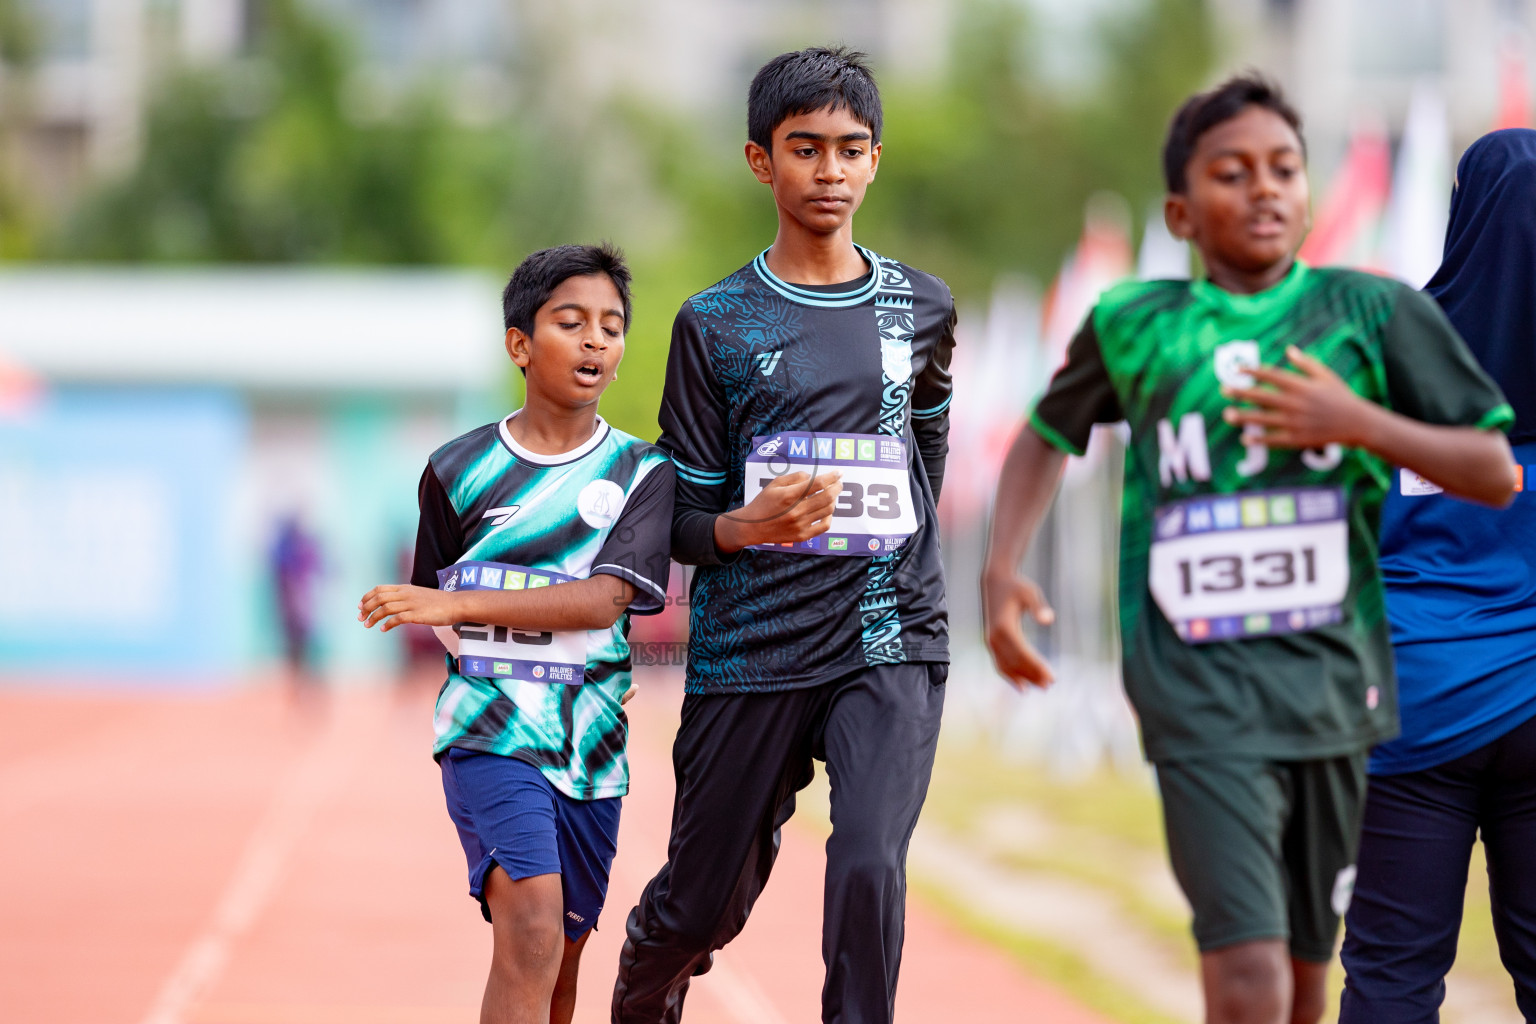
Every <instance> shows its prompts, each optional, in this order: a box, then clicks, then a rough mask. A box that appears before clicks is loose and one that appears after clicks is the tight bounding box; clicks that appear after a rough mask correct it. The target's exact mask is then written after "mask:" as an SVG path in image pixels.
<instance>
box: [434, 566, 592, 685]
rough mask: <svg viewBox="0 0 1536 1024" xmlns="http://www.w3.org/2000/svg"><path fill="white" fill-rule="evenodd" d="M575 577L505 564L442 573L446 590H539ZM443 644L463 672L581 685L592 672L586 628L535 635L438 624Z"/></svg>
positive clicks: (468, 624)
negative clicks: (588, 655) (588, 658)
mask: <svg viewBox="0 0 1536 1024" xmlns="http://www.w3.org/2000/svg"><path fill="white" fill-rule="evenodd" d="M574 579H575V577H574V576H566V575H564V574H563V573H558V572H550V571H549V570H547V569H530V568H528V567H527V566H522V565H507V564H506V563H503V562H459V563H457V564H455V565H450V566H449V567H448V568H446V569H439V570H438V572H437V585H438V587H439V588H440V589H442V590H536V589H538V588H540V587H548V586H552V585H554V584H557V583H569V582H571V581H572V580H574ZM433 632H435V633H436V634H437V637H438V639H439V640H441V641H442V642H443V646H444V647H446V648H448V653H449V654H452V655H453V656H454V657H455V658H456V659H458V663H459V674H460V675H465V676H487V677H490V678H493V679H525V680H529V681H532V682H536V683H565V684H567V685H570V686H580V685H581V684H582V682H583V681H584V680H585V678H586V671H587V634H586V631H585V630H576V631H567V632H547V631H546V632H531V631H527V630H518V629H513V628H511V627H510V626H488V625H486V624H485V623H481V622H461V623H459V624H458V625H456V626H452V627H449V626H436V627H434V628H433Z"/></svg>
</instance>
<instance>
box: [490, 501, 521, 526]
mask: <svg viewBox="0 0 1536 1024" xmlns="http://www.w3.org/2000/svg"><path fill="white" fill-rule="evenodd" d="M522 507H523V506H521V505H503V506H501V508H493V509H489V510H487V512H486V513H485V515H483V516H481V517H480V518H481V519H490V520H491V525H492V526H503V525H505V524H506V522H507V520H508V519H511V518H512V517H513V516H515V515H517V510H518V509H520V508H522Z"/></svg>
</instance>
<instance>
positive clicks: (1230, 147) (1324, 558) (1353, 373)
mask: <svg viewBox="0 0 1536 1024" xmlns="http://www.w3.org/2000/svg"><path fill="white" fill-rule="evenodd" d="M1163 160H1164V172H1165V175H1166V177H1167V181H1168V199H1167V203H1166V214H1167V219H1168V226H1169V228H1170V229H1171V230H1172V231H1173V233H1174V234H1175V235H1177V236H1178V237H1181V238H1187V239H1189V240H1190V241H1192V242H1193V243H1194V245H1195V247H1196V248H1197V249H1198V250H1199V252H1200V261H1201V264H1202V266H1204V267H1205V270H1206V273H1207V275H1208V276H1207V277H1206V278H1203V279H1201V280H1197V281H1138V282H1128V283H1126V284H1122V285H1119V286H1117V287H1115V288H1112V289H1110V290H1109V291H1107V292H1105V293H1104V295H1103V296H1101V297H1100V299H1099V302H1098V305H1097V306H1096V307H1095V308H1094V310H1093V311H1092V313H1091V314H1090V315H1089V317H1088V319H1087V320H1086V322H1085V323H1084V324H1083V327H1082V329H1081V330H1080V331H1079V332H1078V334H1077V336H1076V337H1075V338H1074V339H1073V341H1072V345H1071V347H1070V348H1069V349H1068V351H1067V362H1066V365H1064V366H1063V367H1062V368H1061V370H1059V371H1058V372H1057V374H1056V376H1055V378H1054V379H1053V380H1052V381H1051V385H1050V388H1049V390H1048V391H1047V392H1046V394H1045V396H1044V397H1043V398H1041V399H1040V401H1039V403H1038V404H1037V405H1036V406H1035V409H1034V412H1033V413H1032V414H1031V416H1030V419H1029V426H1028V427H1027V428H1026V429H1025V430H1023V431H1021V432H1020V434H1019V437H1018V439H1017V440H1016V441H1015V442H1014V444H1013V447H1012V449H1011V450H1010V451H1009V453H1008V457H1007V459H1006V460H1005V462H1004V464H1003V471H1002V479H1001V480H1000V481H999V483H998V492H997V507H996V515H995V516H994V520H993V526H992V543H991V549H990V550H989V552H988V556H987V562H986V567H985V569H984V576H983V580H982V594H983V605H984V608H985V612H986V618H987V642H988V645H989V646H990V647H991V649H992V654H993V657H994V658H995V659H996V661H997V666H998V669H999V671H1000V672H1002V674H1003V675H1005V676H1007V677H1008V678H1010V679H1012V680H1013V681H1014V682H1015V683H1017V684H1018V685H1020V686H1026V685H1028V684H1036V685H1044V684H1045V683H1047V682H1049V681H1050V670H1049V668H1048V667H1047V666H1046V665H1045V663H1044V662H1043V661H1042V660H1041V659H1040V657H1039V655H1038V654H1037V653H1036V652H1035V651H1034V649H1033V648H1031V647H1030V645H1029V643H1028V641H1027V640H1026V639H1025V637H1024V633H1023V631H1022V629H1021V628H1020V619H1021V617H1022V616H1023V615H1025V614H1031V615H1032V616H1033V617H1034V618H1035V619H1037V620H1038V621H1040V622H1042V623H1043V622H1048V621H1049V620H1050V618H1051V615H1050V609H1049V607H1048V606H1047V605H1046V604H1045V600H1044V597H1043V595H1041V593H1040V590H1039V588H1038V587H1036V586H1035V585H1034V584H1033V583H1030V582H1029V581H1028V580H1023V579H1020V578H1019V577H1018V576H1017V575H1016V574H1017V568H1018V564H1019V561H1020V559H1021V558H1022V556H1023V554H1024V552H1025V550H1026V548H1027V547H1028V544H1029V539H1030V536H1031V535H1032V534H1033V532H1034V530H1035V528H1036V527H1037V526H1038V525H1039V523H1040V520H1041V518H1042V517H1043V516H1044V514H1045V511H1046V509H1047V508H1048V507H1049V506H1050V500H1051V495H1052V493H1053V492H1054V490H1055V487H1056V481H1057V480H1058V479H1059V478H1060V475H1061V467H1062V463H1063V461H1064V460H1065V459H1066V456H1067V454H1068V453H1069V452H1070V453H1076V454H1082V451H1083V448H1084V446H1085V445H1086V444H1087V441H1088V436H1089V433H1090V432H1091V430H1092V428H1093V425H1094V424H1095V423H1112V422H1115V421H1117V420H1122V419H1123V420H1126V421H1127V422H1128V423H1129V425H1130V430H1131V441H1130V447H1129V449H1128V450H1127V453H1126V460H1125V498H1124V503H1125V504H1124V512H1123V514H1122V516H1121V533H1120V632H1121V637H1122V648H1123V651H1122V657H1123V661H1124V673H1125V688H1126V693H1127V695H1128V696H1129V697H1130V699H1131V702H1132V703H1133V704H1134V705H1135V706H1136V711H1137V714H1138V716H1139V718H1140V723H1141V734H1142V742H1143V744H1144V745H1145V747H1146V754H1147V758H1148V759H1149V760H1151V761H1152V762H1153V763H1155V764H1156V765H1157V777H1158V788H1159V792H1160V795H1161V797H1162V802H1163V814H1164V820H1165V823H1166V827H1167V836H1168V849H1169V854H1170V858H1171V860H1172V862H1173V869H1174V873H1175V874H1176V875H1177V876H1178V880H1179V884H1180V885H1181V886H1182V887H1183V889H1184V893H1185V895H1186V896H1188V897H1189V902H1190V904H1191V906H1192V907H1193V909H1194V933H1195V939H1196V941H1197V943H1198V944H1199V947H1200V952H1201V958H1200V966H1201V978H1202V982H1203V985H1204V991H1205V1004H1206V1018H1205V1019H1206V1021H1207V1022H1208V1024H1286V1022H1289V1024H1314V1022H1316V1021H1317V1020H1318V1019H1319V1018H1320V1017H1321V1016H1322V1014H1323V1010H1324V998H1325V986H1324V981H1325V974H1326V970H1327V966H1328V962H1329V961H1330V959H1331V958H1332V956H1333V947H1334V941H1335V938H1336V936H1337V934H1338V927H1339V915H1340V914H1342V913H1343V911H1344V909H1345V908H1346V907H1347V906H1348V904H1349V899H1350V894H1351V890H1352V886H1353V883H1354V875H1355V868H1354V860H1355V851H1356V850H1357V849H1358V845H1359V841H1360V814H1361V810H1362V807H1363V797H1364V793H1365V756H1366V751H1367V750H1368V749H1369V748H1370V746H1371V744H1373V743H1376V742H1378V741H1380V740H1383V739H1386V738H1389V737H1391V736H1392V735H1393V734H1395V733H1396V731H1397V701H1396V691H1395V688H1394V684H1393V675H1392V647H1391V643H1390V637H1389V635H1388V624H1387V620H1386V616H1385V613H1384V597H1383V593H1382V583H1381V574H1380V572H1379V571H1378V569H1377V566H1376V526H1377V519H1378V513H1379V512H1380V509H1381V501H1382V496H1383V493H1384V491H1385V488H1386V486H1387V484H1388V482H1389V481H1390V478H1391V472H1392V468H1391V467H1392V466H1393V465H1394V464H1395V465H1398V466H1402V467H1406V468H1408V469H1412V470H1413V471H1415V472H1417V473H1419V474H1420V475H1422V476H1424V477H1426V478H1428V479H1430V480H1433V481H1434V482H1435V483H1437V484H1439V485H1441V486H1442V487H1444V488H1445V489H1446V490H1447V491H1450V492H1452V493H1454V494H1456V495H1458V496H1461V497H1465V498H1471V499H1473V500H1476V501H1482V502H1485V503H1489V504H1501V503H1504V502H1507V501H1508V500H1509V498H1510V493H1511V489H1512V487H1513V486H1514V466H1513V463H1512V461H1511V458H1510V451H1509V445H1508V444H1506V443H1505V441H1504V438H1503V436H1502V435H1501V434H1500V433H1499V429H1500V428H1502V427H1506V426H1507V425H1508V424H1509V423H1510V422H1511V420H1512V419H1513V414H1512V412H1511V410H1510V408H1509V406H1508V405H1507V404H1505V402H1504V398H1503V395H1501V394H1500V393H1499V389H1498V388H1497V387H1495V386H1494V384H1493V382H1492V381H1491V380H1489V379H1488V376H1487V375H1486V374H1485V373H1483V372H1482V370H1480V369H1479V368H1478V366H1477V363H1476V362H1475V361H1474V360H1473V358H1472V355H1471V353H1470V352H1468V351H1467V349H1466V346H1465V345H1463V344H1462V342H1461V339H1460V338H1459V337H1457V335H1456V332H1455V330H1454V329H1453V328H1452V327H1451V325H1450V324H1449V323H1448V322H1447V321H1446V319H1445V316H1444V314H1442V313H1441V312H1440V310H1439V309H1438V308H1437V307H1436V306H1435V304H1434V303H1433V302H1432V301H1430V300H1429V299H1427V298H1425V297H1424V296H1422V295H1420V294H1419V293H1418V292H1415V291H1414V290H1413V289H1411V288H1409V287H1408V286H1406V285H1404V284H1403V283H1402V282H1400V281H1393V280H1391V279H1389V278H1383V277H1377V276H1375V275H1373V274H1365V273H1361V272H1358V271H1353V270H1337V269H1326V270H1313V269H1311V268H1310V267H1307V266H1305V265H1304V264H1302V263H1300V262H1299V261H1297V260H1296V258H1295V254H1296V250H1297V249H1298V248H1299V247H1300V246H1301V240H1302V238H1303V236H1304V235H1305V234H1306V230H1307V173H1306V148H1305V145H1304V144H1303V142H1302V138H1301V125H1300V120H1299V119H1298V117H1297V116H1296V113H1295V111H1294V110H1292V109H1291V107H1290V106H1289V105H1288V104H1287V103H1286V102H1285V99H1284V98H1283V97H1282V96H1281V95H1280V92H1279V90H1277V89H1276V88H1274V87H1273V86H1271V85H1270V84H1269V83H1267V82H1265V81H1263V80H1262V79H1258V78H1255V77H1242V78H1235V79H1233V80H1231V81H1229V82H1226V83H1224V84H1223V85H1221V86H1220V87H1219V88H1217V89H1214V90H1212V91H1211V92H1209V93H1205V94H1202V95H1199V96H1195V97H1192V98H1191V99H1190V100H1189V101H1188V102H1187V103H1186V104H1185V105H1184V106H1183V107H1182V108H1181V109H1180V110H1179V112H1178V114H1177V115H1176V116H1175V117H1174V120H1173V124H1172V126H1171V127H1170V129H1169V132H1168V141H1167V145H1166V148H1165V149H1164V156H1163Z"/></svg>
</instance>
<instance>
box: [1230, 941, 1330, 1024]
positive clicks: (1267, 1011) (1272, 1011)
mask: <svg viewBox="0 0 1536 1024" xmlns="http://www.w3.org/2000/svg"><path fill="white" fill-rule="evenodd" d="M1200 982H1201V987H1202V988H1203V989H1204V990H1205V1021H1206V1024H1290V1021H1291V1012H1290V1011H1291V956H1290V951H1289V950H1288V949H1287V948H1286V944H1285V943H1284V942H1283V941H1282V940H1280V939H1259V940H1257V941H1254V942H1239V943H1237V944H1236V945H1234V946H1227V947H1225V948H1222V949H1217V950H1213V951H1212V952H1209V953H1202V954H1200ZM1319 1005H1321V1003H1320V1002H1319Z"/></svg>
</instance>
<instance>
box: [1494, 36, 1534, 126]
mask: <svg viewBox="0 0 1536 1024" xmlns="http://www.w3.org/2000/svg"><path fill="white" fill-rule="evenodd" d="M1529 127H1531V92H1530V89H1529V87H1528V86H1527V83H1526V77H1525V50H1524V48H1522V47H1521V46H1520V42H1519V39H1518V38H1517V37H1513V36H1512V37H1510V38H1509V39H1506V40H1505V41H1504V45H1503V47H1501V48H1500V51H1499V116H1498V120H1497V121H1495V122H1494V125H1493V128H1494V130H1495V131H1498V130H1499V129H1501V128H1529Z"/></svg>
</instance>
